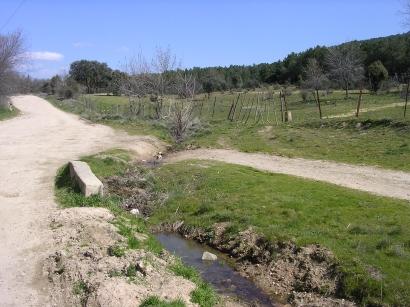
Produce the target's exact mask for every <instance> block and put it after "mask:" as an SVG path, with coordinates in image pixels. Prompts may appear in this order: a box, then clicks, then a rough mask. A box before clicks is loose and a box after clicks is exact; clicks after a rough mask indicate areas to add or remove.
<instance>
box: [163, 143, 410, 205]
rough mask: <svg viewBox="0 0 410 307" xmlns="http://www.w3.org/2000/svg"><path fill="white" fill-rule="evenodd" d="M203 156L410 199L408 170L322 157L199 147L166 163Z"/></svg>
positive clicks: (169, 158) (181, 153) (169, 159)
mask: <svg viewBox="0 0 410 307" xmlns="http://www.w3.org/2000/svg"><path fill="white" fill-rule="evenodd" d="M189 159H204V160H214V161H221V162H226V163H232V164H239V165H244V166H250V167H253V168H256V169H258V170H262V171H268V172H272V173H280V174H287V175H293V176H298V177H303V178H307V179H313V180H318V181H325V182H329V183H333V184H337V185H340V186H343V187H347V188H352V189H356V190H361V191H365V192H370V193H373V194H377V195H381V196H388V197H395V198H400V199H405V200H410V173H405V172H400V171H391V170H384V169H381V168H377V167H369V166H358V165H350V164H343V163H336V162H329V161H321V160H308V159H300V158H298V159H293V158H285V157H279V156H273V155H267V154H261V153H244V152H238V151H235V150H226V149H198V150H191V151H184V152H179V153H176V154H172V155H170V156H168V157H167V159H166V161H167V162H177V161H183V160H189Z"/></svg>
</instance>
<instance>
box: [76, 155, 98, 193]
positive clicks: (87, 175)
mask: <svg viewBox="0 0 410 307" xmlns="http://www.w3.org/2000/svg"><path fill="white" fill-rule="evenodd" d="M69 167H70V176H71V179H72V180H74V181H75V182H76V184H77V185H78V186H79V188H80V190H81V192H82V194H83V195H84V196H85V197H88V196H92V195H100V196H102V195H103V189H104V186H103V184H102V182H101V181H100V179H98V178H97V177H96V176H95V175H94V173H93V172H92V171H91V168H90V167H89V166H88V164H87V163H85V162H82V161H70V163H69Z"/></svg>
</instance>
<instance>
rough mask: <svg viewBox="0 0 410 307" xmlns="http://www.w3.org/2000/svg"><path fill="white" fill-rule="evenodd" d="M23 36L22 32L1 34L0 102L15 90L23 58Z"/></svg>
mask: <svg viewBox="0 0 410 307" xmlns="http://www.w3.org/2000/svg"><path fill="white" fill-rule="evenodd" d="M23 54H24V48H23V38H22V34H21V33H20V32H14V33H11V34H9V35H0V104H1V103H2V102H3V103H4V101H5V98H6V97H7V96H8V95H10V94H11V93H12V92H13V89H14V84H15V82H14V80H15V79H16V72H15V70H16V68H17V66H18V64H19V63H21V61H22V60H23Z"/></svg>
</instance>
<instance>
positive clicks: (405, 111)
mask: <svg viewBox="0 0 410 307" xmlns="http://www.w3.org/2000/svg"><path fill="white" fill-rule="evenodd" d="M409 89H410V78H409V80H407V90H406V103H405V104H404V118H406V113H407V103H408V102H409Z"/></svg>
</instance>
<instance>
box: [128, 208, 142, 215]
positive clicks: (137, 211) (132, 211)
mask: <svg viewBox="0 0 410 307" xmlns="http://www.w3.org/2000/svg"><path fill="white" fill-rule="evenodd" d="M130 213H131V214H134V215H139V214H140V211H139V210H138V209H131V210H130Z"/></svg>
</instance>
